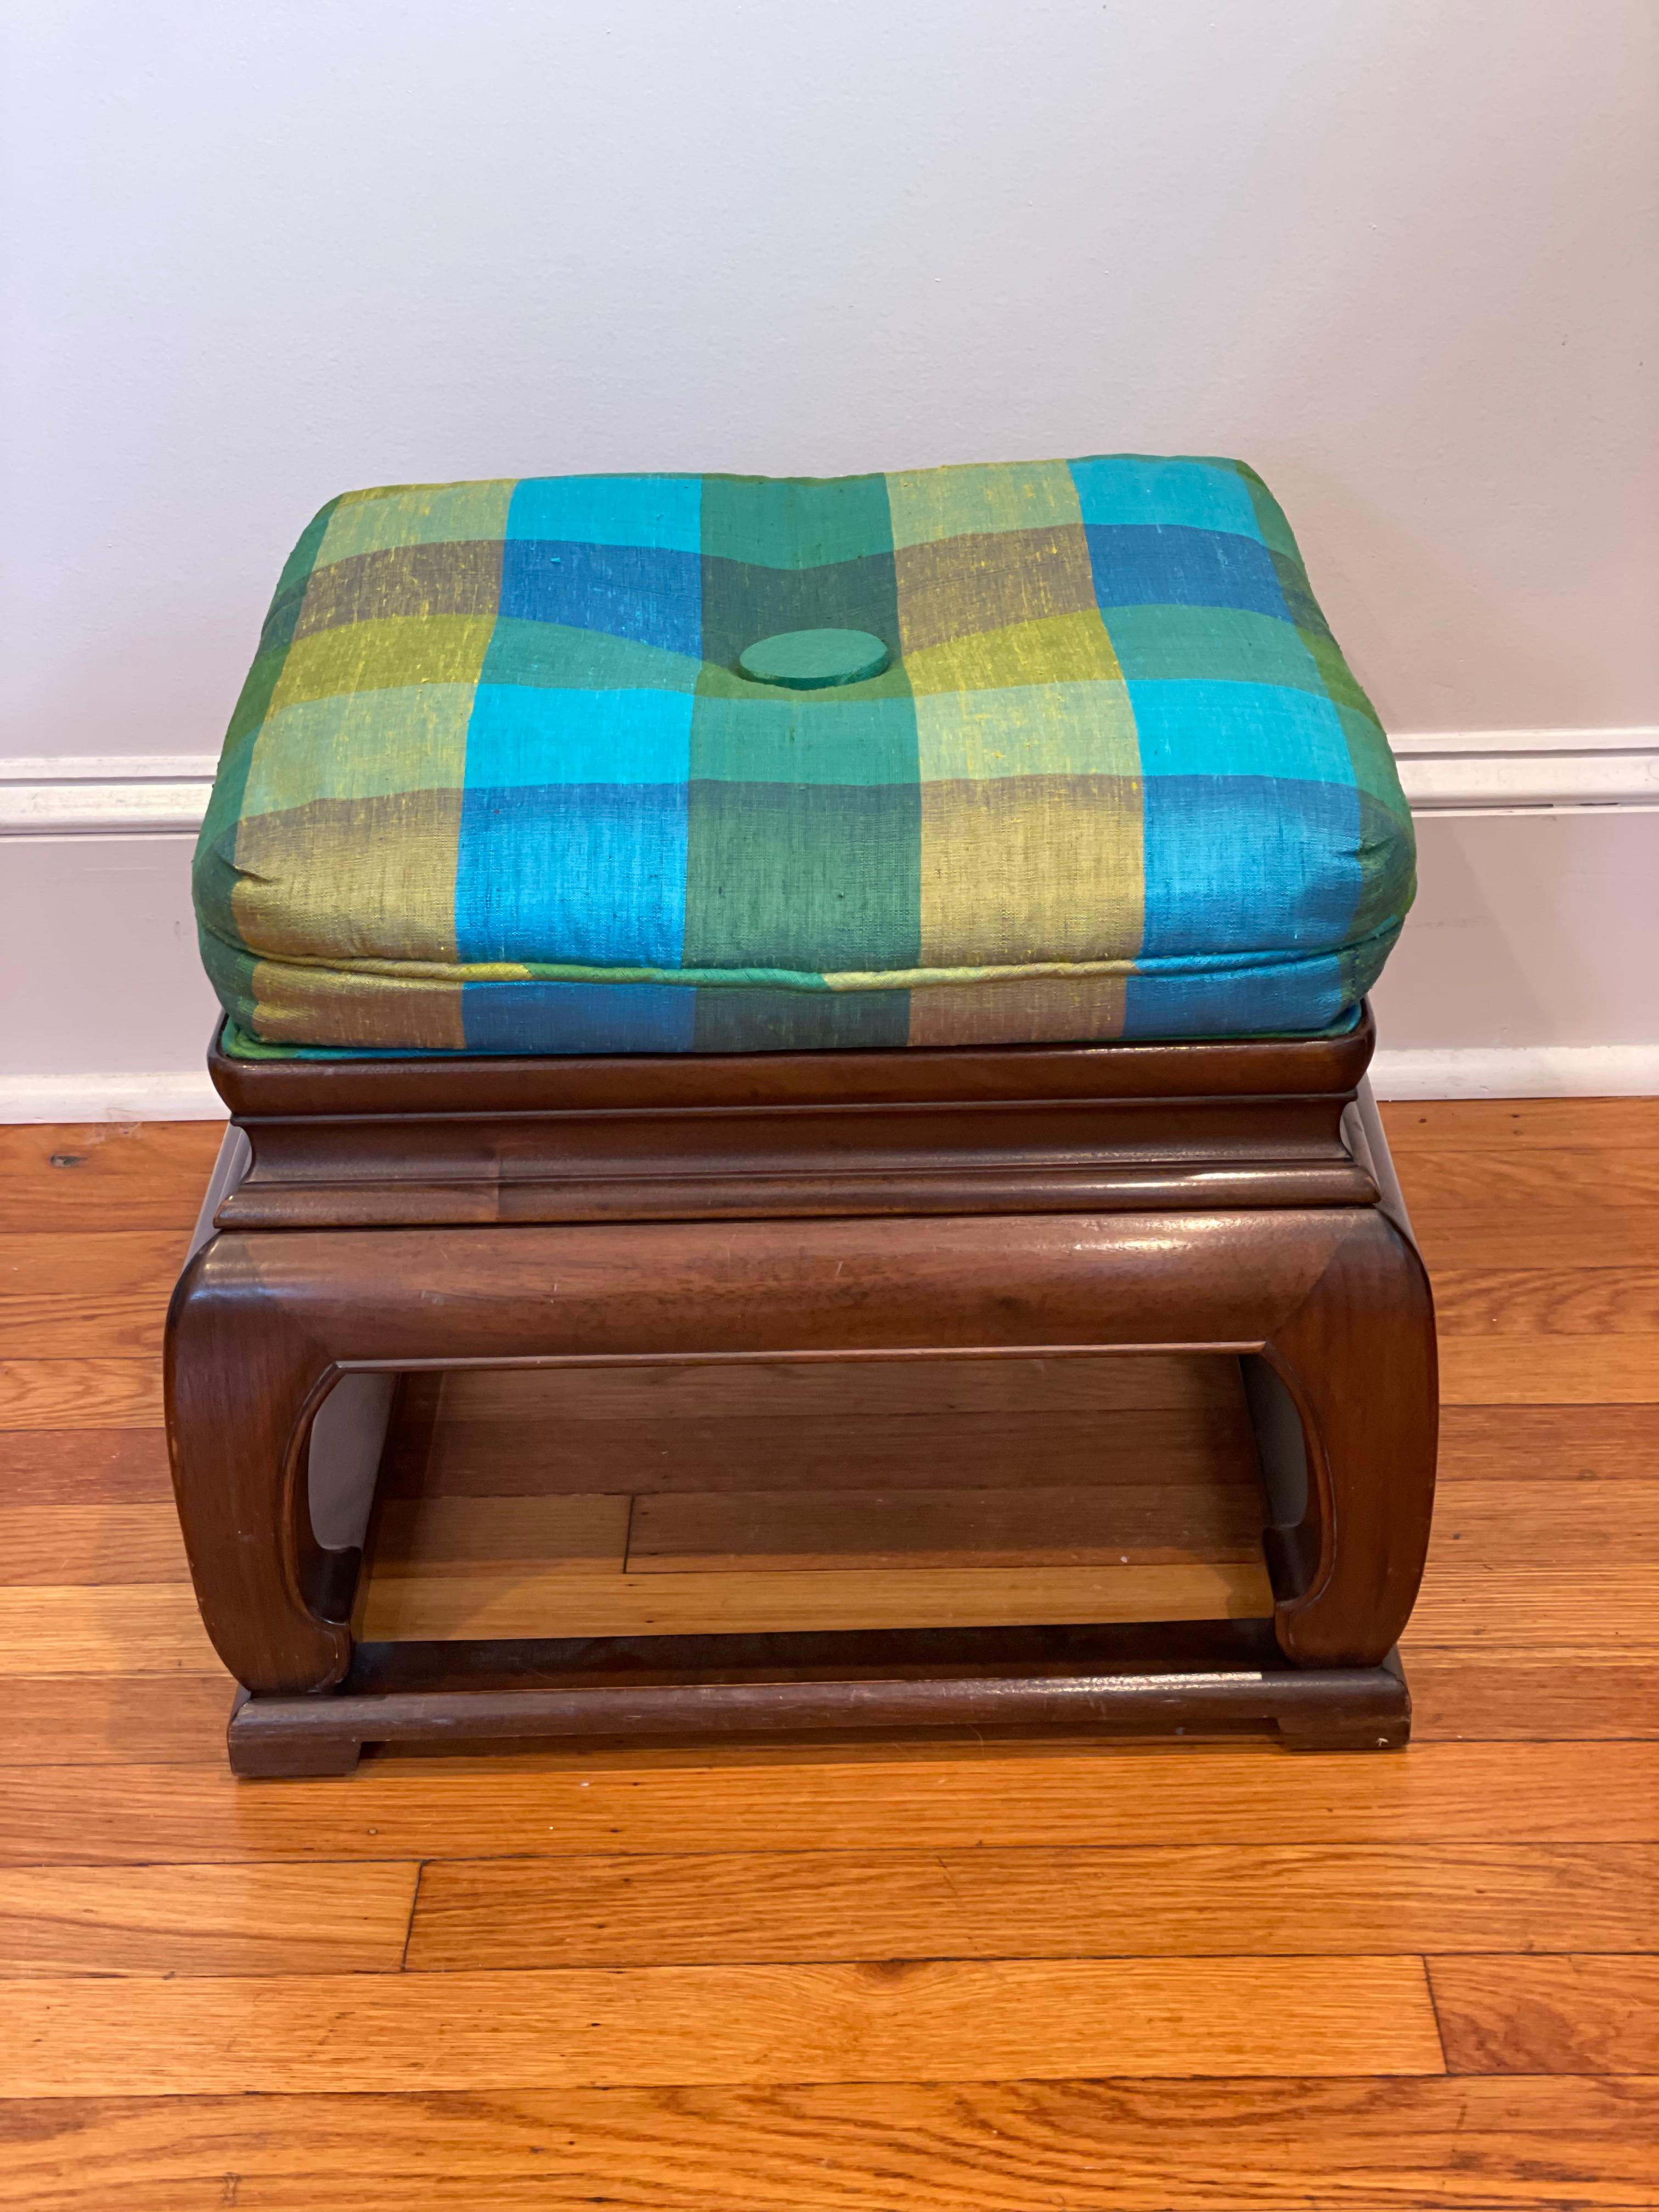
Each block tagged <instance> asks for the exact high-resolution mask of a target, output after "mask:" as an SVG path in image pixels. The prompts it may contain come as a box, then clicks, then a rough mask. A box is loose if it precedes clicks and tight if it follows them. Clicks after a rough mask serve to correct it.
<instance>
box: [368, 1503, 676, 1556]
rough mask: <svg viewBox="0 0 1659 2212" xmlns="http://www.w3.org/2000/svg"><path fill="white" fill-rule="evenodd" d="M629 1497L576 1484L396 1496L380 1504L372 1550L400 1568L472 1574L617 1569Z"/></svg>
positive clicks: (622, 1551)
mask: <svg viewBox="0 0 1659 2212" xmlns="http://www.w3.org/2000/svg"><path fill="white" fill-rule="evenodd" d="M631 1503H632V1500H631V1499H629V1498H625V1497H620V1498H619V1497H612V1498H604V1497H601V1498H591V1497H587V1496H585V1495H583V1494H582V1493H580V1492H577V1493H575V1494H574V1495H569V1496H562V1497H561V1496H554V1497H550V1498H422V1499H419V1500H416V1499H408V1500H404V1499H397V1500H393V1501H390V1502H388V1503H387V1504H386V1505H384V1506H382V1508H381V1510H380V1524H379V1528H378V1530H377V1532H376V1537H375V1546H374V1557H375V1560H376V1563H377V1565H379V1566H380V1568H381V1569H383V1570H387V1571H393V1572H396V1573H400V1574H412V1573H420V1574H424V1575H466V1574H474V1575H476V1573H477V1570H478V1568H479V1567H480V1565H489V1566H494V1567H499V1568H500V1569H501V1571H503V1572H504V1573H512V1572H513V1571H518V1572H520V1573H522V1572H523V1571H526V1570H527V1569H529V1568H531V1567H532V1566H533V1567H536V1568H538V1569H539V1568H541V1567H543V1566H544V1565H546V1566H549V1567H554V1566H556V1568H557V1569H558V1571H560V1572H561V1573H562V1574H565V1575H576V1574H591V1575H601V1576H614V1575H619V1574H620V1573H621V1572H622V1569H623V1560H624V1559H625V1558H626V1557H627V1553H628V1516H629V1506H630V1504H631Z"/></svg>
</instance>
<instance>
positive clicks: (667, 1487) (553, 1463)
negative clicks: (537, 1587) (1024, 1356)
mask: <svg viewBox="0 0 1659 2212" xmlns="http://www.w3.org/2000/svg"><path fill="white" fill-rule="evenodd" d="M852 1419H853V1417H851V1416H848V1417H845V1418H842V1417H838V1416H836V1415H833V1414H823V1413H820V1414H815V1415H813V1416H812V1417H811V1419H804V1420H803V1419H797V1418H796V1417H795V1416H793V1415H792V1414H787V1413H778V1414H775V1415H771V1416H764V1415H761V1416H752V1417H750V1418H747V1419H731V1420H726V1419H719V1418H715V1417H713V1416H707V1417H694V1416H692V1415H689V1414H688V1415H686V1416H684V1418H681V1417H678V1416H664V1417H662V1418H661V1419H633V1418H628V1417H618V1418H617V1419H616V1420H614V1421H611V1420H585V1421H580V1422H578V1421H571V1422H569V1423H562V1422H560V1421H559V1420H557V1419H552V1418H549V1417H547V1416H545V1415H542V1414H526V1415H525V1416H523V1417H522V1418H518V1417H507V1418H503V1419H499V1420H452V1419H445V1420H444V1421H443V1422H442V1423H441V1425H440V1426H439V1427H438V1429H437V1430H436V1431H435V1432H434V1433H433V1434H432V1435H431V1436H430V1437H428V1438H427V1439H426V1440H425V1441H424V1442H422V1443H421V1444H420V1445H419V1446H418V1448H416V1449H410V1444H405V1445H404V1449H403V1450H402V1453H401V1454H400V1455H398V1457H397V1458H396V1459H395V1460H394V1462H392V1464H391V1465H390V1466H389V1467H388V1468H387V1473H386V1486H387V1491H388V1494H390V1495H392V1496H404V1497H408V1496H425V1497H428V1498H433V1497H446V1496H448V1497H478V1496H501V1495H504V1494H507V1492H523V1493H528V1494H534V1495H546V1494H549V1493H551V1492H561V1491H563V1492H593V1491H602V1490H638V1489H650V1490H653V1491H710V1490H764V1489H767V1488H769V1487H771V1486H774V1485H775V1484H776V1483H778V1482H779V1481H781V1480H785V1479H786V1478H787V1479H789V1480H794V1481H797V1482H799V1484H800V1485H802V1486H805V1487H811V1488H812V1489H817V1490H829V1489H842V1490H868V1489H870V1488H872V1487H877V1488H881V1487H886V1488H904V1487H915V1488H921V1489H933V1488H937V1487H938V1484H939V1469H940V1468H949V1469H950V1471H951V1478H952V1480H955V1481H958V1482H961V1483H963V1484H974V1483H977V1484H981V1485H984V1486H997V1485H1006V1486H1010V1487H1013V1486H1024V1485H1025V1484H1033V1485H1036V1486H1052V1485H1054V1484H1055V1483H1066V1482H1079V1481H1095V1482H1100V1483H1103V1484H1105V1483H1111V1482H1125V1483H1130V1484H1142V1483H1145V1482H1146V1480H1148V1479H1149V1477H1150V1476H1152V1474H1155V1473H1156V1474H1159V1475H1161V1476H1163V1477H1164V1478H1165V1479H1167V1480H1170V1482H1175V1483H1197V1482H1203V1481H1206V1480H1210V1479H1211V1478H1212V1474H1213V1471H1214V1470H1215V1469H1216V1468H1218V1466H1219V1467H1222V1468H1225V1467H1227V1466H1230V1465H1231V1464H1233V1463H1235V1462H1237V1459H1238V1457H1239V1455H1241V1454H1242V1453H1243V1451H1244V1450H1245V1449H1247V1447H1248V1443H1249V1436H1248V1431H1247V1429H1246V1425H1245V1420H1244V1415H1243V1407H1242V1406H1241V1407H1234V1406H1231V1405H1225V1404H1223V1405H1214V1406H1205V1405H1188V1406H1182V1407H1137V1408H1130V1409H1127V1410H1122V1411H1117V1412H1113V1411H1111V1410H1103V1411H1102V1412H1099V1413H1091V1412H1089V1411H1087V1410H1086V1409H1085V1410H1084V1411H1080V1412H1071V1413H1053V1412H1042V1411H1040V1410H1028V1411H1026V1412H1023V1413H1021V1412H1012V1413H973V1412H967V1413H938V1414H928V1415H925V1416H921V1417H916V1416H912V1415H905V1414H891V1415H884V1414H875V1413H872V1414H864V1415H860V1416H859V1417H857V1426H856V1429H855V1430H854V1428H853V1427H852V1425H851V1423H852ZM412 1441H413V1440H410V1443H412Z"/></svg>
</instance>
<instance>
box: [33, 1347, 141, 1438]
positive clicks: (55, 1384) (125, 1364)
mask: <svg viewBox="0 0 1659 2212" xmlns="http://www.w3.org/2000/svg"><path fill="white" fill-rule="evenodd" d="M160 1427H161V1362H160V1360H157V1359H0V1429H159V1428H160Z"/></svg>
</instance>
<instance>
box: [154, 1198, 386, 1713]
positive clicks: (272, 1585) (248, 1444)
mask: <svg viewBox="0 0 1659 2212" xmlns="http://www.w3.org/2000/svg"><path fill="white" fill-rule="evenodd" d="M328 1370H329V1355H328V1353H327V1352H325V1350H324V1349H323V1348H322V1346H321V1345H320V1343H319V1341H317V1340H315V1339H314V1338H313V1336H312V1334H310V1333H309V1331H308V1330H307V1328H306V1326H305V1309H304V1306H303V1304H301V1303H297V1302H295V1301H294V1300H292V1299H287V1300H276V1299H272V1298H270V1297H268V1296H266V1295H264V1290H263V1287H262V1285H261V1283H260V1280H259V1276H258V1268H257V1265H256V1264H255V1262H254V1261H253V1260H252V1256H251V1255H250V1253H249V1250H248V1248H247V1244H246V1239H242V1238H236V1237H216V1238H215V1239H214V1240H213V1242H212V1243H210V1244H208V1245H206V1246H205V1247H204V1249H202V1250H201V1251H199V1252H198V1253H197V1255H196V1257H195V1259H194V1260H192V1261H191V1264H190V1265H189V1267H186V1269H185V1273H184V1274H183V1276H182V1277H181V1278H180V1280H179V1287H178V1289H177V1290H176V1291H174V1293H173V1305H172V1309H171V1310H170V1312H169V1313H168V1316H167V1438H168V1445H169V1449H170V1451H171V1453H172V1459H173V1494H174V1496H175V1497H176V1498H177V1500H178V1504H179V1522H180V1523H181V1525H182V1527H183V1529H184V1536H185V1552H186V1553H187V1554H188V1555H189V1559H190V1570H191V1578H192V1579H193V1581H194V1583H195V1585H196V1595H197V1602H198V1603H199V1605H200V1607H201V1608H202V1619H203V1620H204V1624H205V1625H206V1628H207V1632H208V1634H209V1636H210V1638H212V1641H213V1645H214V1648H215V1650H216V1651H217V1652H218V1654H219V1656H220V1657H221V1658H222V1660H223V1661H224V1662H225V1664H226V1666H227V1667H228V1668H229V1669H230V1671H231V1673H232V1674H234V1676H235V1677H236V1680H238V1681H239V1682H240V1683H242V1684H243V1685H244V1686H245V1687H246V1688H247V1689H250V1690H252V1691H255V1692H287V1693H289V1694H290V1695H292V1694H295V1693H299V1692H305V1691H309V1690H319V1689H325V1688H328V1687H329V1686H331V1685H332V1684H334V1683H336V1682H337V1681H338V1680H340V1679H341V1677H342V1676H343V1674H344V1673H345V1670H346V1668H347V1666H348V1664H349V1661H350V1656H351V1637H350V1633H349V1630H348V1629H347V1627H346V1626H345V1625H344V1624H343V1622H340V1621H337V1620H328V1619H325V1617H324V1615H323V1613H321V1612H320V1611H319V1609H318V1597H317V1595H316V1593H315V1592H314V1591H313V1592H311V1593H308V1592H307V1589H305V1588H303V1587H302V1584H303V1583H305V1582H306V1581H307V1579H308V1577H307V1574H306V1568H307V1562H308V1561H309V1560H311V1559H314V1552H315V1547H314V1542H313V1539H312V1535H311V1524H310V1514H309V1511H308V1509H307V1503H306V1498H305V1494H304V1481H303V1465H304V1462H303V1458H302V1455H301V1452H300V1449H299V1442H300V1438H299V1431H300V1427H301V1420H302V1419H303V1417H304V1414H305V1413H306V1409H307V1401H309V1400H310V1398H311V1397H312V1395H313V1392H314V1390H315V1389H316V1388H317V1385H318V1384H319V1383H320V1382H321V1381H322V1380H323V1378H324V1377H325V1376H326V1374H327V1372H328Z"/></svg>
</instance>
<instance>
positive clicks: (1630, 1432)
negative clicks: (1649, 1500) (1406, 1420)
mask: <svg viewBox="0 0 1659 2212" xmlns="http://www.w3.org/2000/svg"><path fill="white" fill-rule="evenodd" d="M1656 1468H1659V1406H1447V1407H1443V1408H1442V1410H1441V1415H1440V1479H1441V1480H1442V1481H1443V1482H1448V1481H1463V1482H1486V1481H1493V1480H1499V1481H1515V1480H1526V1481H1531V1480H1545V1481H1559V1480H1574V1481H1579V1482H1586V1483H1604V1482H1623V1481H1626V1480H1630V1479H1631V1478H1632V1477H1636V1478H1638V1479H1640V1480H1651V1479H1652V1477H1653V1474H1654V1471H1655V1469H1656ZM1588 1502H1589V1501H1588V1498H1587V1503H1588ZM1607 1510H1608V1511H1613V1510H1615V1509H1614V1507H1613V1504H1612V1503H1611V1502H1609V1504H1608V1506H1607Z"/></svg>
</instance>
